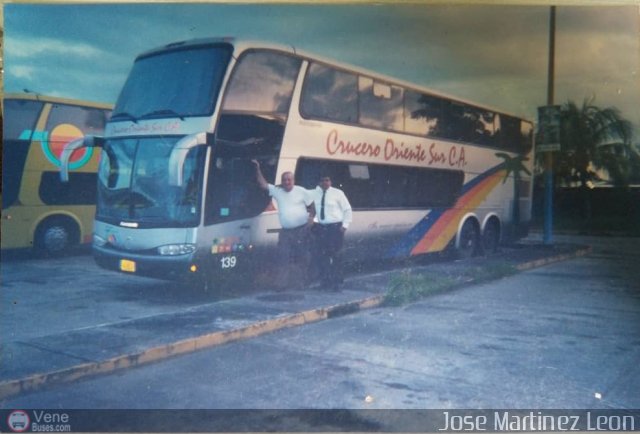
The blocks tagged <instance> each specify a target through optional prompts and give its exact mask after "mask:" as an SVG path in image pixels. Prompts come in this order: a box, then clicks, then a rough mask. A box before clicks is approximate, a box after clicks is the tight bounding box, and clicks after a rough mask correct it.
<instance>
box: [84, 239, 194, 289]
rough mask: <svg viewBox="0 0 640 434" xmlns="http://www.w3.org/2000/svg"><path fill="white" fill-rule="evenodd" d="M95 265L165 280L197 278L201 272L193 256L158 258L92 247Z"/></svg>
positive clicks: (158, 256)
mask: <svg viewBox="0 0 640 434" xmlns="http://www.w3.org/2000/svg"><path fill="white" fill-rule="evenodd" d="M93 257H94V259H95V261H96V263H97V264H98V265H99V266H100V267H102V268H106V269H108V270H113V271H120V272H123V273H126V274H136V275H140V276H147V277H155V278H158V279H166V280H182V279H185V278H187V279H188V278H198V276H199V275H200V274H201V273H202V272H203V270H202V265H201V261H198V260H197V258H196V256H195V255H194V254H188V255H176V256H160V255H143V254H138V253H131V252H123V251H119V250H113V249H109V248H105V247H99V246H96V245H95V244H94V245H93Z"/></svg>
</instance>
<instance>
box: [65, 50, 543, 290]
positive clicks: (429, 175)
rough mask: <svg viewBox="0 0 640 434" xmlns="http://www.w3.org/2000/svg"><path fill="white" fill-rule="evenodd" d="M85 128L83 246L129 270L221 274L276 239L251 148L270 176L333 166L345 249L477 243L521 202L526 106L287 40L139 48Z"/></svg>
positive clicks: (103, 261) (527, 174)
mask: <svg viewBox="0 0 640 434" xmlns="http://www.w3.org/2000/svg"><path fill="white" fill-rule="evenodd" d="M205 57H206V58H207V59H208V60H206V61H204V60H203V61H202V62H201V64H200V63H198V62H200V60H199V59H201V58H205ZM207 62H208V63H207ZM184 65H187V66H188V69H187V68H186V66H185V67H184V68H183V66H184ZM211 65H217V66H216V67H217V68H218V69H219V70H218V71H215V72H213V73H210V72H208V71H209V70H213V69H215V68H214V67H212V66H211ZM163 68H164V69H163ZM181 68H183V69H181ZM198 68H201V69H202V71H204V72H193V71H194V70H195V71H198ZM165 70H166V71H167V72H165ZM151 71H160V72H153V73H152V72H151ZM152 74H157V75H158V76H155V75H152ZM189 74H193V75H189ZM187 76H188V77H187ZM181 80H182V81H183V82H180V81H181ZM173 94H175V95H173ZM202 95H205V96H204V97H202ZM147 101H152V102H151V103H149V102H147ZM192 101H193V103H192ZM154 104H155V105H154ZM94 142H95V144H99V145H100V146H102V147H103V153H102V155H103V160H102V164H101V167H100V169H99V182H98V184H99V185H98V208H97V214H96V221H95V235H94V254H95V257H96V260H97V262H98V263H99V264H100V265H102V266H104V267H107V268H110V269H114V270H119V271H124V272H132V273H139V274H144V275H153V276H158V277H169V278H173V277H180V276H185V275H193V276H204V277H205V278H207V279H216V278H218V277H219V276H220V275H221V274H220V273H222V274H224V273H244V272H245V271H240V270H246V268H245V267H249V268H253V267H255V266H256V264H257V263H261V262H262V261H263V258H264V257H267V256H269V255H273V248H274V246H275V245H276V242H277V238H278V231H279V229H280V224H279V221H278V216H277V211H276V209H275V203H273V202H272V201H271V200H270V199H269V198H268V197H266V196H265V194H264V192H263V191H261V190H260V189H259V188H258V185H257V183H256V181H255V174H254V171H253V165H252V164H251V163H250V160H251V159H258V160H260V161H261V163H262V167H263V169H264V172H265V175H266V177H267V180H268V181H269V182H271V183H274V184H275V183H277V182H276V181H277V180H279V179H280V176H281V174H282V173H284V172H286V171H292V172H294V173H295V174H296V181H297V183H298V184H300V185H303V186H304V187H306V188H313V187H314V186H315V185H316V183H317V181H318V176H319V174H320V172H323V173H324V172H328V173H329V174H330V175H331V176H332V179H333V183H334V186H337V187H340V188H342V189H343V190H344V191H345V193H346V194H347V196H348V198H349V200H350V201H351V204H352V206H353V208H354V218H353V223H352V225H351V226H350V228H349V231H348V232H347V235H346V238H345V252H344V253H345V255H346V256H348V257H350V258H358V257H363V256H369V257H371V256H374V257H378V256H380V257H408V256H414V255H419V254H424V253H430V252H437V251H441V250H443V249H445V248H447V247H448V246H454V247H458V248H459V249H460V250H461V251H462V252H463V253H465V254H473V253H478V252H479V251H480V250H481V249H482V247H485V248H486V249H494V248H495V247H496V246H497V243H498V242H500V241H501V240H505V239H507V238H516V237H518V236H521V235H522V234H524V233H526V229H527V226H528V223H529V221H530V218H531V191H532V177H531V173H532V164H533V143H532V125H531V124H530V123H529V122H526V121H524V120H522V119H519V118H517V117H515V116H510V115H508V114H504V113H502V112H498V111H495V110H492V109H489V108H486V107H480V106H478V105H474V104H472V103H470V102H467V101H463V100H459V99H454V98H451V97H448V96H444V95H442V94H438V93H437V92H433V91H432V90H429V89H426V88H422V87H420V86H416V85H413V84H410V83H406V82H402V81H399V80H394V79H392V78H389V77H385V76H382V75H379V74H376V73H374V72H371V71H366V70H363V69H360V68H354V67H351V66H348V65H343V64H339V63H336V62H333V61H330V60H327V59H323V58H319V57H317V56H313V55H310V54H307V53H303V52H300V51H299V50H295V49H293V48H292V47H285V46H276V45H270V44H264V43H252V42H241V41H238V40H235V39H211V40H196V41H188V42H184V43H177V44H171V45H170V46H167V47H163V48H160V49H158V50H154V51H151V52H149V53H145V54H143V55H141V56H139V57H138V59H137V60H136V62H135V64H134V68H133V70H132V72H131V74H130V77H129V80H128V81H127V83H126V84H125V87H124V89H123V91H122V93H121V95H120V98H119V100H118V103H117V104H116V108H115V109H114V112H113V116H112V118H111V120H110V122H109V123H108V125H107V127H106V129H105V137H104V138H103V139H100V140H95V141H94ZM86 144H89V145H91V144H93V142H91V143H90V142H88V141H85V145H86ZM78 145H79V144H78V143H76V146H78ZM105 156H106V157H105ZM63 171H64V169H63ZM147 183H148V185H147ZM252 258H255V259H256V260H253V259H252ZM250 271H253V269H252V270H250Z"/></svg>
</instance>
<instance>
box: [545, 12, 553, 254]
mask: <svg viewBox="0 0 640 434" xmlns="http://www.w3.org/2000/svg"><path fill="white" fill-rule="evenodd" d="M555 45H556V7H555V6H551V10H550V15H549V70H548V76H547V106H552V105H553V96H554V83H553V77H554V73H555ZM552 233H553V152H551V151H548V152H545V159H544V236H543V242H544V244H545V245H551V244H552V243H553V239H552V238H553V237H552Z"/></svg>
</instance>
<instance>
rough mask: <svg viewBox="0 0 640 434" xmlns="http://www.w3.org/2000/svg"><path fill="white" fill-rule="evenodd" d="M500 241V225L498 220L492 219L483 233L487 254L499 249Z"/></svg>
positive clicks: (484, 247)
mask: <svg viewBox="0 0 640 434" xmlns="http://www.w3.org/2000/svg"><path fill="white" fill-rule="evenodd" d="M499 243H500V227H499V225H498V222H497V221H496V220H490V221H489V222H488V223H487V225H486V226H485V228H484V232H483V234H482V248H483V249H484V252H485V253H487V254H490V253H495V252H497V251H498V244H499Z"/></svg>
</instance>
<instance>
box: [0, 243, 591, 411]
mask: <svg viewBox="0 0 640 434" xmlns="http://www.w3.org/2000/svg"><path fill="white" fill-rule="evenodd" d="M591 251H592V248H591V247H586V248H582V249H579V250H576V251H575V252H573V253H566V254H561V255H556V256H550V257H548V258H543V259H537V260H533V261H529V262H524V263H521V264H518V265H516V266H515V268H516V269H517V270H518V271H526V270H531V269H534V268H539V267H543V266H545V265H549V264H552V263H556V262H562V261H566V260H569V259H573V258H578V257H582V256H585V255H587V254H589V253H591ZM469 283H473V282H469ZM384 299H385V295H384V294H381V295H377V296H373V297H368V298H365V299H361V300H357V301H352V302H348V303H341V304H336V305H332V306H328V307H323V308H318V309H312V310H307V311H303V312H298V313H294V314H289V315H283V316H280V317H276V318H272V319H268V320H264V321H259V322H256V323H253V324H250V325H248V326H245V327H240V328H236V329H231V330H225V331H218V332H213V333H207V334H204V335H200V336H196V337H192V338H187V339H183V340H180V341H177V342H174V343H170V344H165V345H160V346H156V347H152V348H149V349H146V350H144V351H141V352H138V353H133V354H125V355H122V356H117V357H113V358H111V359H107V360H103V361H100V362H88V363H83V364H80V365H75V366H72V367H70V368H64V369H60V370H57V371H52V372H46V373H41V374H34V375H30V376H28V377H25V378H22V379H17V380H9V381H4V382H0V399H6V398H9V397H11V396H15V395H18V394H21V393H27V392H32V391H35V390H38V389H40V388H42V387H45V386H48V385H54V384H63V383H67V382H71V381H74V380H78V379H81V378H87V377H93V376H97V375H102V374H108V373H111V372H114V371H118V370H121V369H126V368H133V367H137V366H142V365H145V364H148V363H153V362H158V361H161V360H164V359H167V358H169V357H173V356H178V355H184V354H189V353H192V352H194V351H197V350H202V349H205V348H212V347H216V346H219V345H224V344H227V343H230V342H236V341H240V340H246V339H251V338H255V337H258V336H261V335H264V334H267V333H272V332H275V331H278V330H282V329H285V328H290V327H298V326H302V325H305V324H312V323H315V322H319V321H324V320H327V319H331V318H337V317H340V316H344V315H349V314H352V313H356V312H358V311H361V310H364V309H371V308H375V307H379V306H380V305H382V303H383V302H384Z"/></svg>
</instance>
